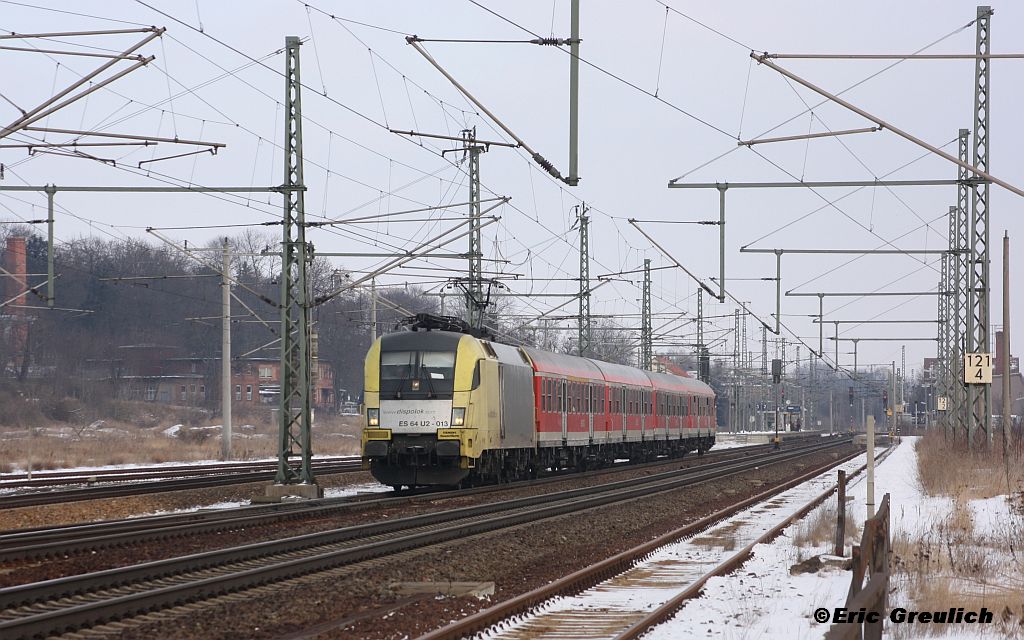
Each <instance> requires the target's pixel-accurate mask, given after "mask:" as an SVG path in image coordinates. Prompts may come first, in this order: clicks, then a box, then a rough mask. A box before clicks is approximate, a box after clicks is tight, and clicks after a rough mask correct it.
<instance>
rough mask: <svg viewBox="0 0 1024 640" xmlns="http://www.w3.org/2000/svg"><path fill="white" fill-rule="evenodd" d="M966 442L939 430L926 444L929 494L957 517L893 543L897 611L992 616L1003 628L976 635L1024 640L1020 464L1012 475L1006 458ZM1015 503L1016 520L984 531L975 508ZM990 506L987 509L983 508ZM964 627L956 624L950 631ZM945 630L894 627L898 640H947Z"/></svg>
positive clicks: (922, 460) (1012, 515) (923, 456)
mask: <svg viewBox="0 0 1024 640" xmlns="http://www.w3.org/2000/svg"><path fill="white" fill-rule="evenodd" d="M965 450H966V446H965V443H963V442H953V441H948V442H947V441H946V440H945V439H944V438H943V436H942V433H941V432H939V431H932V432H930V433H928V434H927V435H925V436H924V437H923V438H921V439H920V440H919V441H918V444H917V454H918V458H917V461H918V469H917V471H918V474H919V477H920V482H921V485H922V487H923V489H924V490H925V492H926V493H928V494H930V495H932V496H939V497H943V498H947V499H948V501H949V502H948V503H949V505H950V506H949V510H948V512H947V513H945V514H939V515H938V517H937V518H936V520H935V521H934V522H933V523H932V524H931V526H927V527H922V528H921V529H920V532H919V533H915V534H908V533H907V532H905V531H898V532H897V533H896V534H895V535H894V537H893V540H892V552H893V555H892V566H893V569H894V574H893V576H894V581H895V584H896V585H897V587H898V592H897V595H895V596H891V597H890V604H891V605H894V606H906V605H908V604H911V603H912V604H913V606H914V608H916V609H918V610H921V611H941V610H945V609H949V608H950V607H963V608H964V609H965V610H979V609H980V608H981V607H985V608H987V609H988V610H989V611H992V612H993V614H994V616H995V623H994V624H993V625H991V626H986V627H985V628H980V627H978V628H974V629H972V632H984V633H985V634H986V635H987V636H988V637H1011V638H1024V545H1022V543H1024V510H1022V509H1021V508H1020V502H1019V496H1020V495H1021V493H1020V492H1021V489H1022V487H1024V473H1022V471H1021V469H1020V461H1019V460H1017V461H1014V460H1013V457H1012V456H1011V465H1010V468H1009V469H1008V468H1007V467H1006V466H1005V465H1004V464H1003V461H1002V451H1001V450H1000V449H998V448H997V449H996V451H994V452H984V451H981V452H976V453H970V454H969V453H965ZM1004 495H1005V496H1013V497H1014V498H1015V499H1016V500H1017V502H1016V503H1015V502H1012V501H1011V503H1010V509H1009V513H1008V516H1007V517H1005V518H1002V519H1000V520H999V521H998V522H997V523H996V524H995V525H990V526H988V527H985V526H981V527H979V526H976V522H975V511H974V509H972V507H971V501H972V500H977V499H984V498H992V497H994V496H1004ZM982 504H984V503H982ZM954 628H956V625H952V626H951V628H950V629H948V630H952V629H954ZM946 630H947V628H946V626H945V625H894V626H892V627H890V631H891V632H892V635H893V636H894V637H899V638H907V637H912V636H921V635H941V634H942V633H944V632H945V631H946Z"/></svg>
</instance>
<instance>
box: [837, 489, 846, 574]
mask: <svg viewBox="0 0 1024 640" xmlns="http://www.w3.org/2000/svg"><path fill="white" fill-rule="evenodd" d="M837 486H838V492H837V493H836V544H835V555H837V556H842V555H843V549H844V548H845V546H846V545H845V544H844V541H845V539H846V471H844V470H842V469H840V470H839V482H838V484H837Z"/></svg>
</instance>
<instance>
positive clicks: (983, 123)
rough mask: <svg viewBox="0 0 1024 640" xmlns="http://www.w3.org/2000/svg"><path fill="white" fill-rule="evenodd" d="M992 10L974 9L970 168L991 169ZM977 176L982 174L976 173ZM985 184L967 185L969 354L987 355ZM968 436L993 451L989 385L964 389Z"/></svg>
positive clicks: (985, 170)
mask: <svg viewBox="0 0 1024 640" xmlns="http://www.w3.org/2000/svg"><path fill="white" fill-rule="evenodd" d="M991 16H992V8H991V7H988V6H979V7H978V19H977V22H976V23H975V26H976V34H977V48H976V53H977V55H978V57H977V58H976V59H975V63H974V64H975V66H974V69H975V71H974V140H973V151H974V153H973V156H974V158H973V159H974V166H975V167H977V169H978V170H979V171H984V172H987V171H988V170H989V130H988V88H989V62H990V61H989V60H988V59H987V58H986V57H985V56H986V55H988V53H989V35H990V32H989V21H990V19H991ZM975 173H976V174H978V175H980V174H979V173H978V172H977V171H976V172H975ZM988 245H989V185H988V183H987V182H985V183H979V182H978V181H976V180H973V179H972V180H971V232H970V248H971V264H970V268H969V270H968V288H967V295H968V297H969V303H968V305H969V307H970V308H969V309H968V323H969V326H968V331H967V349H968V352H969V353H976V352H988V351H989V340H988V330H989V285H990V280H989V253H988ZM967 421H968V422H967V437H968V441H969V444H970V445H971V446H973V445H974V438H975V436H976V434H977V430H978V429H981V430H982V431H983V432H984V434H985V435H984V437H985V438H986V439H987V441H988V446H989V447H991V446H992V385H989V384H971V385H967Z"/></svg>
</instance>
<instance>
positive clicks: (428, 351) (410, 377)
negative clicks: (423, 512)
mask: <svg viewBox="0 0 1024 640" xmlns="http://www.w3.org/2000/svg"><path fill="white" fill-rule="evenodd" d="M409 325H410V327H411V329H412V330H411V331H396V332H394V333H389V334H385V335H383V336H381V337H380V338H379V339H377V340H376V341H375V342H374V343H373V345H372V346H371V347H370V350H369V352H368V353H367V356H366V363H365V379H364V393H363V403H364V416H365V419H366V427H365V429H364V430H363V436H362V453H363V460H364V462H365V463H366V465H367V466H368V467H369V469H370V471H371V473H372V474H373V476H374V478H376V479H377V480H378V481H380V482H382V483H383V484H387V485H391V486H393V487H395V488H400V487H402V486H408V487H415V486H429V485H447V486H455V485H459V484H470V483H473V482H477V481H480V482H494V481H503V480H513V479H517V478H525V477H535V476H536V475H537V474H538V473H539V472H540V471H542V470H544V469H565V468H575V469H580V470H582V469H587V468H592V467H598V466H602V465H605V464H610V463H611V462H613V461H614V460H616V459H621V458H629V459H632V460H649V459H653V458H654V457H657V456H681V455H683V454H685V453H687V452H689V451H697V452H698V453H699V454H703V453H704V452H705V451H707V450H708V449H710V448H711V447H712V446H713V445H714V442H715V420H716V416H715V395H714V392H713V391H712V390H711V388H710V387H709V386H707V385H706V384H704V383H702V382H699V381H697V380H694V379H693V378H688V377H683V376H677V375H673V374H668V373H655V372H650V371H643V370H641V369H636V368H633V367H627V366H624V365H619V364H612V363H608V362H602V361H599V360H594V359H591V358H580V357H576V356H571V355H564V354H556V353H551V352H547V351H542V350H540V349H534V348H531V347H514V346H510V345H506V344H501V343H499V342H494V341H492V340H489V339H487V338H486V337H485V336H480V335H479V334H478V335H473V334H471V333H469V332H464V331H469V330H468V328H467V327H466V326H465V324H464V323H461V321H459V320H457V319H455V318H447V317H443V316H440V317H439V316H430V315H426V314H420V315H418V316H415V317H414V318H411V319H410V321H409Z"/></svg>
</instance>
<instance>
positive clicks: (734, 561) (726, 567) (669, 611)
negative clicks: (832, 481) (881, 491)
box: [615, 446, 893, 640]
mask: <svg viewBox="0 0 1024 640" xmlns="http://www.w3.org/2000/svg"><path fill="white" fill-rule="evenodd" d="M892 451H893V447H892V446H889V447H887V448H886V449H885V451H884V452H882V453H881V454H879V455H878V456H875V460H876V462H881V461H882V460H884V459H885V458H886V457H888V456H889V454H890V453H892ZM858 455H859V454H858ZM866 469H867V465H866V464H865V465H862V466H861V467H860V468H858V469H857V470H856V471H854V472H853V473H851V474H849V475H848V476H847V477H846V479H847V481H849V480H850V479H851V478H853V477H856V476H857V475H859V474H860V473H862V472H863V471H865V470H866ZM836 488H837V486H836V485H832V486H831V487H829V488H828V489H826V490H825V491H823V492H821V493H820V494H818V495H817V496H815V497H814V498H813V499H811V500H810V501H809V502H808V503H807V504H805V505H804V506H802V507H800V509H798V510H797V511H796V512H795V513H793V514H792V515H790V516H789V517H787V518H785V519H784V520H783V521H782V522H780V523H778V524H776V525H775V526H774V527H772V528H771V529H769V530H768V531H766V532H765V533H763V534H761V535H760V536H758V538H757V539H756V540H754V541H753V542H751V543H750V544H748V545H747V546H746V547H744V548H742V549H740V550H739V551H738V552H736V553H734V554H733V555H732V556H730V557H729V558H727V559H726V560H724V561H723V562H721V563H719V564H718V566H716V567H715V568H714V569H712V570H711V571H709V572H707V573H706V574H704V575H703V576H701V577H700V578H698V579H697V580H695V581H694V582H693V583H692V584H691V585H690V586H689V587H687V588H686V589H684V590H683V591H681V592H679V593H678V594H676V595H675V596H673V597H672V598H671V599H670V600H669V601H668V602H665V603H664V604H662V605H661V606H660V607H658V608H656V609H654V610H653V611H651V612H650V613H649V614H648V615H647V616H645V617H644V618H643V619H641V620H638V621H637V622H635V623H634V624H633V625H632V626H630V627H629V628H628V629H626V630H625V631H623V632H622V633H621V634H619V635H617V636H616V637H615V640H635V639H636V638H639V637H641V636H643V635H645V634H646V633H647V632H648V631H649V630H650V629H651V628H652V627H655V626H657V625H659V624H662V623H664V622H667V621H668V620H669V619H670V618H671V617H672V616H674V615H675V614H676V612H677V611H679V609H680V608H682V606H683V605H684V604H685V602H686V601H687V600H690V599H692V598H695V597H697V596H698V595H699V594H700V592H701V591H702V590H703V589H704V584H705V583H707V581H708V580H710V579H711V578H714V577H717V576H724V575H728V574H730V573H732V572H733V571H735V570H737V569H739V568H740V567H741V566H743V564H744V563H745V562H746V561H747V560H748V559H749V558H750V555H751V553H752V552H753V550H754V547H756V546H757V545H759V544H763V543H766V542H771V541H772V540H774V539H775V537H776V536H778V535H779V534H780V533H782V531H783V529H785V528H786V527H788V526H789V525H791V524H793V523H794V522H796V521H797V520H800V519H802V518H803V517H804V516H806V515H807V514H808V513H810V512H811V511H812V510H813V509H815V508H816V507H818V506H819V505H821V504H822V503H823V502H825V500H827V499H828V498H829V497H830V496H831V495H832V494H833V493H835V492H836Z"/></svg>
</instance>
